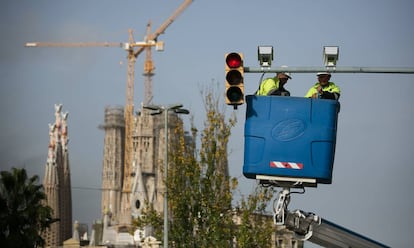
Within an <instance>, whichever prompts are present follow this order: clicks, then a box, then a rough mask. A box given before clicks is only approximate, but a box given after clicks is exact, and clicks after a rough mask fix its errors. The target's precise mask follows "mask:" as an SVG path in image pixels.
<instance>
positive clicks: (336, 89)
mask: <svg viewBox="0 0 414 248" xmlns="http://www.w3.org/2000/svg"><path fill="white" fill-rule="evenodd" d="M318 87H319V82H317V83H315V85H314V86H312V87H311V88H310V89H309V90H308V93H306V95H305V97H312V96H313V94H318ZM322 90H323V91H327V92H331V93H338V94H341V89H339V87H338V86H336V85H335V83H334V82H329V84H328V85H327V86H326V87H324V88H322Z"/></svg>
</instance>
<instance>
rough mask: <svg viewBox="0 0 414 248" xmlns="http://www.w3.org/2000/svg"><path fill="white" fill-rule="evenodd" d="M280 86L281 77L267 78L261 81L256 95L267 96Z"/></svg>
mask: <svg viewBox="0 0 414 248" xmlns="http://www.w3.org/2000/svg"><path fill="white" fill-rule="evenodd" d="M278 88H279V79H278V78H277V77H274V78H266V79H265V80H263V81H262V82H261V83H260V86H259V89H258V90H257V92H256V95H259V96H267V95H268V94H269V92H271V91H273V90H276V89H278Z"/></svg>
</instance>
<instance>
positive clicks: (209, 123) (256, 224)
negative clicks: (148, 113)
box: [136, 89, 273, 248]
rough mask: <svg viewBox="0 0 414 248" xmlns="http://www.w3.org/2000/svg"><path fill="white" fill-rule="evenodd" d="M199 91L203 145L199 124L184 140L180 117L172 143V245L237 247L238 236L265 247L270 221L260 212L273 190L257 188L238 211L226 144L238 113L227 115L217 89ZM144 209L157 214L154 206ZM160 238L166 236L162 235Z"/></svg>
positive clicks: (158, 218)
mask: <svg viewBox="0 0 414 248" xmlns="http://www.w3.org/2000/svg"><path fill="white" fill-rule="evenodd" d="M201 94H202V95H203V96H204V106H205V111H206V121H205V123H204V129H203V131H202V133H201V146H200V149H199V151H198V152H197V148H196V143H195V140H196V139H197V130H196V128H195V127H194V126H193V127H192V128H191V130H192V139H191V142H190V143H189V142H188V139H187V142H186V139H185V138H184V130H183V126H182V123H181V122H179V123H177V125H176V129H175V133H174V135H173V136H174V137H177V139H176V140H174V141H172V140H171V143H170V144H169V145H170V148H169V170H168V182H167V185H168V206H169V211H170V212H169V217H170V225H169V226H170V228H169V243H170V244H169V246H170V247H200V248H204V247H205V248H207V247H208V248H210V247H233V246H235V245H236V244H235V240H237V241H236V242H237V247H267V246H268V245H269V238H270V236H271V232H272V231H273V228H272V224H271V223H269V221H267V220H265V219H264V218H262V217H261V216H260V215H258V213H263V212H264V210H265V208H266V201H268V200H269V199H270V198H271V193H270V191H267V190H265V189H261V190H259V189H258V191H256V192H255V193H254V194H253V195H251V196H249V197H248V198H247V200H244V199H242V201H241V203H240V204H239V206H238V207H237V209H238V211H235V209H236V208H233V207H232V199H233V194H232V191H233V190H235V189H236V188H237V184H238V182H237V179H235V178H233V179H230V178H229V172H228V160H227V144H228V141H229V137H230V135H231V128H232V127H234V125H235V124H236V118H235V115H233V116H232V117H231V118H229V119H228V120H226V115H225V111H224V110H225V109H224V108H222V109H221V108H220V99H221V98H222V96H221V94H220V95H219V94H216V93H215V92H214V90H213V89H207V91H205V92H201ZM218 97H220V98H218ZM223 107H225V106H223ZM197 155H198V158H197ZM269 197H270V198H269ZM144 214H145V215H148V216H154V215H153V214H151V211H144ZM145 219H147V220H150V219H151V218H150V217H145V218H144V217H141V218H139V219H138V220H137V222H136V224H138V222H139V223H141V226H142V225H143V224H147V223H148V222H145ZM236 219H240V220H241V225H237V223H236V222H235V220H236ZM151 221H153V222H152V224H153V226H154V227H155V226H156V225H154V223H161V222H162V217H161V216H159V215H158V216H156V218H154V219H152V220H151ZM151 221H150V222H151ZM157 226H158V227H159V229H161V228H162V226H161V225H157ZM155 229H157V228H155ZM159 233H160V232H158V234H159ZM156 238H157V239H158V240H162V237H161V236H158V235H157V236H156Z"/></svg>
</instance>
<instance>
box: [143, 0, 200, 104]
mask: <svg viewBox="0 0 414 248" xmlns="http://www.w3.org/2000/svg"><path fill="white" fill-rule="evenodd" d="M192 2H193V1H192V0H185V1H184V2H183V3H182V4H181V5H180V6H179V7H178V8H177V9H176V10H175V11H174V13H173V14H172V15H171V16H170V17H169V18H168V19H167V20H166V21H165V22H164V23H163V24H161V26H160V27H159V28H158V29H157V30H156V31H155V32H154V33H151V21H149V22H148V24H147V33H146V36H145V39H144V41H145V42H149V41H151V40H154V41H156V40H157V39H158V36H160V35H161V34H162V33H164V32H165V30H166V29H167V28H168V27H169V26H170V25H171V23H173V22H174V20H175V19H176V18H177V17H178V16H179V15H180V14H181V13H182V12H183V11H184V10H185V9H186V8H187V7H188V6H189V5H190V4H191V3H192ZM144 49H145V52H146V57H145V63H144V73H143V75H144V105H148V104H150V103H151V102H152V98H153V95H152V77H153V76H154V70H155V67H154V63H153V61H152V53H151V50H152V49H151V47H150V46H148V47H140V48H139V49H138V50H137V51H136V53H135V56H138V55H139V54H140V53H141V52H143V51H144Z"/></svg>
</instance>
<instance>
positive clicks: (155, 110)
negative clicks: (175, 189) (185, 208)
mask: <svg viewBox="0 0 414 248" xmlns="http://www.w3.org/2000/svg"><path fill="white" fill-rule="evenodd" d="M182 107H183V105H182V104H171V105H168V106H159V105H144V106H143V108H144V109H149V110H152V112H151V115H159V114H162V113H163V112H164V130H165V153H164V180H165V190H164V248H168V193H167V178H168V112H169V111H173V112H174V113H176V114H189V113H190V111H188V110H187V109H183V108H182Z"/></svg>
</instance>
